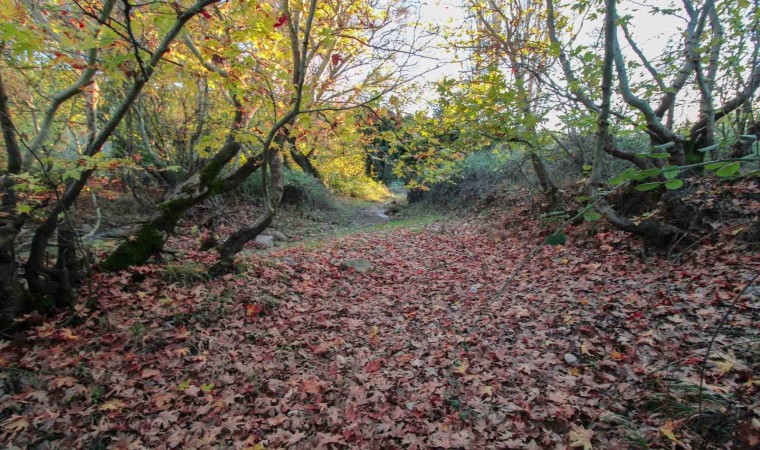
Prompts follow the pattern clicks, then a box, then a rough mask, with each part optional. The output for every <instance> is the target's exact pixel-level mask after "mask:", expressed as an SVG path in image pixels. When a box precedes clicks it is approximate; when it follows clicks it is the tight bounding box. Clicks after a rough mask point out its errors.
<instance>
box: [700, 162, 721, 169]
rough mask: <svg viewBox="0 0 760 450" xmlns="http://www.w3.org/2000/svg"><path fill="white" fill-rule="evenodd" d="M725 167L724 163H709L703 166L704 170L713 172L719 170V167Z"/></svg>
mask: <svg viewBox="0 0 760 450" xmlns="http://www.w3.org/2000/svg"><path fill="white" fill-rule="evenodd" d="M725 165H726V163H724V162H716V163H710V164H707V165H705V169H707V170H715V169H720V168H721V167H723V166H725Z"/></svg>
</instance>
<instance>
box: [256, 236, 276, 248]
mask: <svg viewBox="0 0 760 450" xmlns="http://www.w3.org/2000/svg"><path fill="white" fill-rule="evenodd" d="M255 242H256V245H258V246H259V247H264V248H272V247H274V238H273V237H272V236H266V235H263V234H260V235H258V236H256V240H255Z"/></svg>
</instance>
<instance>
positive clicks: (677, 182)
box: [665, 178, 683, 190]
mask: <svg viewBox="0 0 760 450" xmlns="http://www.w3.org/2000/svg"><path fill="white" fill-rule="evenodd" d="M681 186H683V180H682V179H680V178H674V179H672V180H668V181H666V182H665V187H666V188H668V189H670V190H675V189H678V188H680V187H681Z"/></svg>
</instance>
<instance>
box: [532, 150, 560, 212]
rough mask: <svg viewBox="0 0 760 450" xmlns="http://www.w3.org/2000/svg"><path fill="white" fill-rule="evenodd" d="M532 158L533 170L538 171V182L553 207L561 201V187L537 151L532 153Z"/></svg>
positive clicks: (550, 206) (550, 207)
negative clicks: (558, 187) (554, 181)
mask: <svg viewBox="0 0 760 450" xmlns="http://www.w3.org/2000/svg"><path fill="white" fill-rule="evenodd" d="M530 160H531V161H532V162H533V170H534V171H535V172H536V177H537V178H538V183H539V184H540V185H541V192H542V193H543V194H544V196H545V197H546V199H547V200H548V201H549V209H552V208H554V207H555V206H556V205H557V204H558V203H559V189H557V186H555V185H554V183H553V182H552V179H551V177H549V172H547V171H546V167H545V166H544V163H543V161H541V158H540V157H539V156H538V155H537V154H536V153H535V152H532V153H531V154H530Z"/></svg>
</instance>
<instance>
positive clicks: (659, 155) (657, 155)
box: [649, 153, 670, 159]
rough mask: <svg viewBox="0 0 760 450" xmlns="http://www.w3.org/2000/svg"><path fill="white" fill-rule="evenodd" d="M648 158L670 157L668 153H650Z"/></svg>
mask: <svg viewBox="0 0 760 450" xmlns="http://www.w3.org/2000/svg"><path fill="white" fill-rule="evenodd" d="M649 157H650V158H657V159H665V158H669V157H670V153H652V154H651V155H649Z"/></svg>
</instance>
